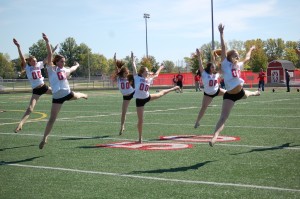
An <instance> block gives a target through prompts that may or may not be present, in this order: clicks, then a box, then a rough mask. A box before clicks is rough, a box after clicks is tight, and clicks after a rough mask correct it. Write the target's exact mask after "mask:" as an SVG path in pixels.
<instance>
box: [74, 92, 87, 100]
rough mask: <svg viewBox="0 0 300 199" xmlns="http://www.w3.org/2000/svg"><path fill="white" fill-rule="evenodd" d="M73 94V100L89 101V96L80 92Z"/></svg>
mask: <svg viewBox="0 0 300 199" xmlns="http://www.w3.org/2000/svg"><path fill="white" fill-rule="evenodd" d="M73 93H74V97H73V98H72V99H71V100H77V99H80V98H84V99H88V95H87V94H84V93H79V92H73Z"/></svg>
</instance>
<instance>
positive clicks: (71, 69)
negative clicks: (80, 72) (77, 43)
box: [70, 62, 79, 73]
mask: <svg viewBox="0 0 300 199" xmlns="http://www.w3.org/2000/svg"><path fill="white" fill-rule="evenodd" d="M78 67H79V63H78V62H75V65H74V66H72V67H71V68H70V73H72V72H74V71H75V70H77V68H78Z"/></svg>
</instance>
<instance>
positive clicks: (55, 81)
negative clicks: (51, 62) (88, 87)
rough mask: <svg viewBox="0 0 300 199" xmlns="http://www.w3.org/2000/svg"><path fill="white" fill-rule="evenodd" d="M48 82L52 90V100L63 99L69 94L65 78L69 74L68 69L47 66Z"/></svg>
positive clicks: (69, 90)
mask: <svg viewBox="0 0 300 199" xmlns="http://www.w3.org/2000/svg"><path fill="white" fill-rule="evenodd" d="M47 71H48V76H49V82H50V85H51V88H52V95H53V98H54V99H59V98H62V97H65V96H66V95H68V94H69V93H71V89H70V86H69V82H68V79H67V77H68V76H69V74H70V69H66V68H65V67H63V68H59V67H58V66H53V67H52V66H47Z"/></svg>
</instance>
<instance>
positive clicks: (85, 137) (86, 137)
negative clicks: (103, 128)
mask: <svg viewBox="0 0 300 199" xmlns="http://www.w3.org/2000/svg"><path fill="white" fill-rule="evenodd" d="M0 135H12V136H35V137H42V135H41V134H30V133H27V134H25V133H2V132H0ZM50 137H57V138H78V139H99V140H123V141H124V140H127V141H136V140H135V139H127V138H122V137H119V138H116V137H104V138H97V136H74V135H55V134H54V135H53V134H52V135H50ZM143 141H144V142H162V141H163V142H174V141H172V140H143ZM176 142H178V143H187V144H194V145H207V142H180V141H176ZM217 145H219V146H227V147H246V148H259V149H268V148H280V149H288V150H300V148H297V147H293V146H290V147H280V146H255V145H242V144H226V143H218V144H217Z"/></svg>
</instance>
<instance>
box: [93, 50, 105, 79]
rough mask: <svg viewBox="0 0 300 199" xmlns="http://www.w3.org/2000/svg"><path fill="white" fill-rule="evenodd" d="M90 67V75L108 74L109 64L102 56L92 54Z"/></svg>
mask: <svg viewBox="0 0 300 199" xmlns="http://www.w3.org/2000/svg"><path fill="white" fill-rule="evenodd" d="M90 67H91V74H92V75H99V74H108V72H109V64H108V61H107V59H106V57H105V56H104V55H100V54H92V56H91V63H90Z"/></svg>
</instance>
